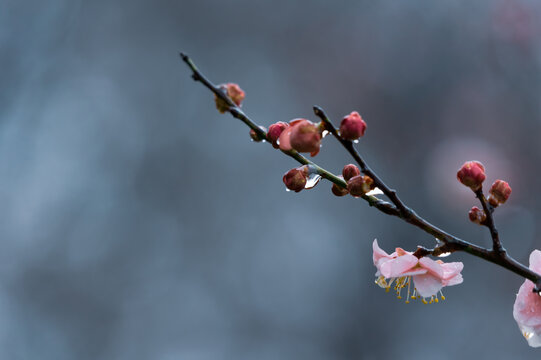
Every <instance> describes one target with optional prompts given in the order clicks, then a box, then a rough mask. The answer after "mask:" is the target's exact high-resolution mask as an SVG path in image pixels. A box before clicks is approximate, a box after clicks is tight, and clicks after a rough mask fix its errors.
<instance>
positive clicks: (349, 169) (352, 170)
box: [342, 164, 361, 181]
mask: <svg viewBox="0 0 541 360" xmlns="http://www.w3.org/2000/svg"><path fill="white" fill-rule="evenodd" d="M360 174H361V171H360V170H359V168H358V167H357V166H355V165H353V164H347V165H346V166H344V168H343V169H342V176H343V177H344V180H346V181H349V179H351V178H352V177H354V176H357V175H360Z"/></svg>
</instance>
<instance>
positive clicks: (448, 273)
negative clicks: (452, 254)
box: [441, 261, 464, 280]
mask: <svg viewBox="0 0 541 360" xmlns="http://www.w3.org/2000/svg"><path fill="white" fill-rule="evenodd" d="M441 267H442V268H443V279H444V280H450V279H451V278H453V277H455V276H456V275H458V274H460V272H461V271H462V269H464V264H463V263H461V262H459V261H458V262H452V263H442V264H441Z"/></svg>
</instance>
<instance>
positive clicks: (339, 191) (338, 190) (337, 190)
mask: <svg viewBox="0 0 541 360" xmlns="http://www.w3.org/2000/svg"><path fill="white" fill-rule="evenodd" d="M339 178H342V176H339ZM331 191H332V193H333V194H334V195H336V196H344V195H347V194H348V192H349V191H348V189H347V188H343V187H341V186H338V185H336V184H334V183H333V184H332V188H331Z"/></svg>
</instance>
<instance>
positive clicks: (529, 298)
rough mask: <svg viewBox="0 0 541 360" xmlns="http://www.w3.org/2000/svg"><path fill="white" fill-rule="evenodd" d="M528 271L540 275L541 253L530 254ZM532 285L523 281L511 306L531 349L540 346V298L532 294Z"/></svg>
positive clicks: (533, 252) (528, 281)
mask: <svg viewBox="0 0 541 360" xmlns="http://www.w3.org/2000/svg"><path fill="white" fill-rule="evenodd" d="M530 269H531V270H533V271H535V272H537V273H540V274H541V251H539V250H534V251H532V253H531V254H530ZM533 288H534V283H533V282H531V281H530V280H526V281H524V284H522V286H521V287H520V289H519V290H518V294H517V299H516V300H515V305H514V306H513V317H514V318H515V321H516V322H517V324H518V327H519V329H520V331H521V332H522V335H524V337H525V338H526V340H528V345H530V346H532V347H539V346H541V296H540V295H539V294H536V293H534V292H533Z"/></svg>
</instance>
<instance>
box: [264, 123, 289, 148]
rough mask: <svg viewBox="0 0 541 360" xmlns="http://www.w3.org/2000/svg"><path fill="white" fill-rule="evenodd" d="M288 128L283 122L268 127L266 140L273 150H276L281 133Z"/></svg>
mask: <svg viewBox="0 0 541 360" xmlns="http://www.w3.org/2000/svg"><path fill="white" fill-rule="evenodd" d="M288 126H289V124H288V123H285V122H283V121H278V122H277V123H274V124H272V125H271V126H269V131H268V132H267V139H268V140H269V142H270V143H271V144H272V146H273V147H274V148H275V149H278V148H279V146H278V139H279V138H280V135H281V134H282V132H283V131H284V130H285V129H286V128H287V127H288Z"/></svg>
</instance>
